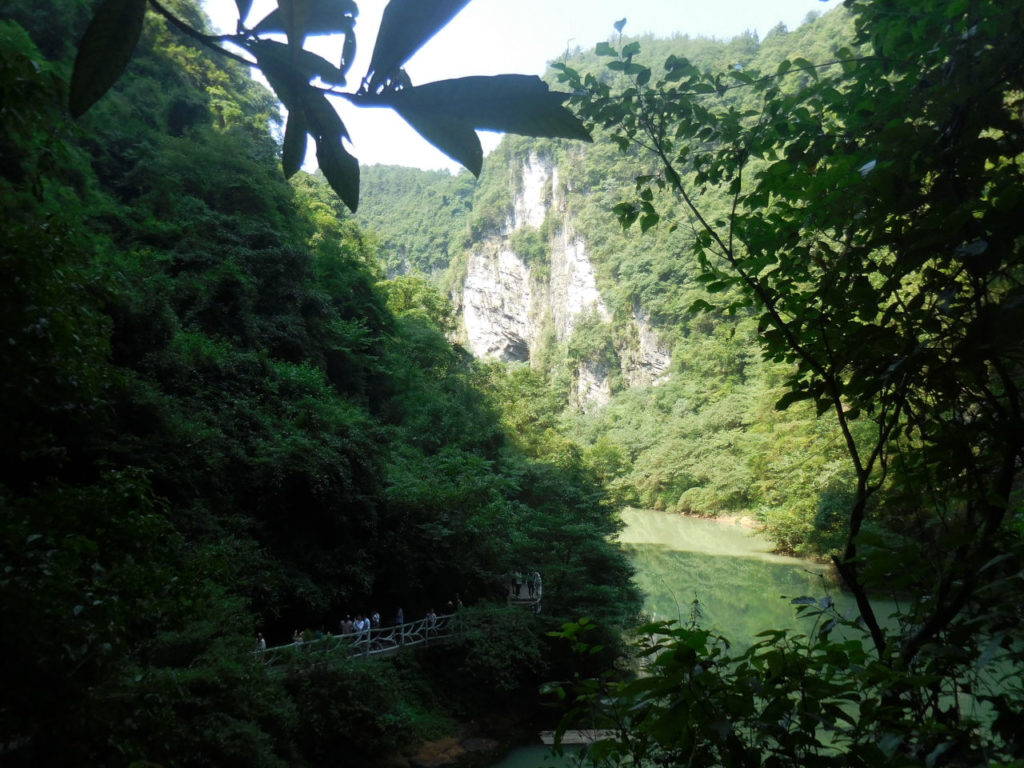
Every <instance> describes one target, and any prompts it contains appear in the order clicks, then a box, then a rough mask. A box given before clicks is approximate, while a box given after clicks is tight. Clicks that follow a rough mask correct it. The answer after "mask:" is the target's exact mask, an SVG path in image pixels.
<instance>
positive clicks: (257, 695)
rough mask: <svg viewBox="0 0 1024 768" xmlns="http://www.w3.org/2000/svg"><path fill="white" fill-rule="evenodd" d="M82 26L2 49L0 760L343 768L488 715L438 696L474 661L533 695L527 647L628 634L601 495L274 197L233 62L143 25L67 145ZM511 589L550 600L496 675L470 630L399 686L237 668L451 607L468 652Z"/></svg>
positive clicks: (330, 217)
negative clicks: (464, 622)
mask: <svg viewBox="0 0 1024 768" xmlns="http://www.w3.org/2000/svg"><path fill="white" fill-rule="evenodd" d="M87 6H88V4H83V3H80V2H77V1H75V0H68V1H66V2H64V1H57V0H55V2H52V3H46V4H45V7H44V6H43V5H41V4H39V3H37V2H11V3H6V4H5V6H4V19H3V20H2V21H0V94H2V98H0V104H2V107H0V121H2V125H3V130H2V131H0V135H2V136H3V138H2V139H0V141H2V144H0V147H2V158H0V159H2V162H0V207H2V210H3V220H4V227H3V229H2V231H0V259H2V268H3V274H4V276H5V278H4V281H3V284H2V286H0V292H2V296H0V299H2V301H0V307H2V308H0V323H2V328H3V338H4V344H3V345H2V351H0V366H2V368H3V370H4V380H3V383H2V384H0V393H2V399H0V419H2V420H3V421H2V424H0V436H2V437H0V559H2V560H3V564H4V565H3V573H2V575H0V613H2V615H3V616H4V618H5V625H6V626H8V627H10V628H11V631H6V632H4V633H3V637H2V639H0V657H2V662H0V664H2V672H3V675H2V676H3V679H4V681H5V696H4V700H3V703H2V705H0V724H2V725H0V730H2V731H3V734H4V736H3V743H2V744H0V754H2V760H3V762H4V763H5V764H11V765H71V764H74V765H82V764H95V765H101V764H127V763H131V762H133V761H149V762H152V763H158V764H164V765H178V764H216V765H231V764H239V765H242V764H244V765H302V764H325V763H333V762H334V761H335V758H336V757H337V755H338V754H345V755H346V756H347V759H349V760H350V761H351V762H353V763H356V764H359V763H369V762H373V761H374V760H376V759H378V758H379V757H380V754H381V751H382V750H385V749H397V748H400V747H402V746H403V745H404V744H405V743H406V742H409V741H414V740H416V739H417V738H421V737H423V736H424V735H428V734H430V733H436V732H438V730H439V729H444V728H447V727H450V725H451V720H450V718H451V717H457V716H459V715H462V714H465V713H466V712H468V711H469V708H470V707H474V708H477V707H479V706H480V704H481V703H484V704H486V703H487V702H486V701H484V702H481V700H480V698H479V696H478V695H477V694H478V692H479V690H480V688H479V687H478V688H477V693H476V694H471V693H470V692H469V691H468V689H469V687H470V686H469V684H468V683H467V686H466V687H465V688H463V687H461V686H457V687H456V686H444V685H441V682H442V681H443V680H444V677H443V675H447V676H448V677H451V676H453V675H454V674H455V672H454V669H455V668H456V667H457V663H458V660H459V659H460V658H463V657H465V656H466V654H468V653H470V652H472V653H473V654H476V655H475V656H471V658H472V659H473V664H472V668H471V670H470V673H469V674H468V676H467V680H470V681H479V682H480V686H484V685H499V686H500V687H501V689H502V690H504V691H508V692H509V693H510V694H511V695H512V696H513V697H515V696H517V695H521V694H522V693H523V692H524V691H525V692H526V693H527V695H528V694H529V693H530V692H531V691H532V690H533V688H534V686H535V684H536V681H537V680H539V679H541V676H542V675H544V674H550V672H549V670H550V669H551V665H552V664H554V665H556V667H557V664H558V662H559V659H558V654H559V653H560V651H558V650H557V649H556V650H555V651H554V652H553V653H552V651H551V648H550V647H549V641H548V640H547V639H546V638H545V635H544V631H545V629H547V628H550V627H551V626H553V624H555V623H557V622H558V621H559V620H560V617H561V619H565V618H568V617H571V616H573V615H575V612H576V611H577V610H578V609H581V608H582V609H583V610H586V611H590V612H594V613H595V614H596V615H600V616H601V617H602V618H603V619H604V620H605V622H606V624H607V625H608V626H609V627H612V626H614V625H615V624H617V623H619V622H622V621H624V620H626V619H627V618H628V616H629V615H630V614H631V613H632V612H633V611H635V608H636V595H635V594H634V592H633V591H632V588H631V587H630V586H629V581H628V575H629V571H628V567H627V565H626V563H625V560H624V558H623V556H622V555H621V553H619V552H618V551H617V550H616V549H615V548H614V547H613V546H612V545H610V544H608V543H607V542H606V540H605V538H604V537H605V535H606V534H608V533H611V532H613V531H614V528H615V524H614V522H613V520H612V517H611V515H610V511H609V508H608V507H607V505H606V503H605V501H604V499H603V496H602V494H601V493H600V489H599V487H598V485H597V482H596V479H595V478H594V477H593V476H592V475H590V474H589V473H588V471H587V470H586V469H585V468H584V467H583V466H582V465H581V464H577V465H575V466H570V467H565V468H560V467H557V466H555V465H553V464H551V463H549V462H545V461H543V460H540V459H538V458H537V457H534V456H530V455H528V454H526V453H524V452H522V451H520V450H517V449H516V448H515V447H514V446H513V445H511V444H510V443H509V441H508V440H507V438H506V435H505V433H504V431H503V429H502V426H501V423H500V420H499V415H498V413H497V410H496V407H495V406H494V405H492V404H491V403H489V401H488V400H487V399H486V397H485V395H484V394H483V393H482V387H481V385H482V383H483V379H484V374H483V373H482V372H481V371H480V370H479V369H478V368H477V367H476V366H474V364H473V363H472V361H471V360H469V359H468V357H467V356H466V355H465V354H464V353H463V352H461V351H460V350H459V349H458V348H456V347H453V346H452V345H451V344H450V343H449V342H448V341H447V340H446V339H445V337H444V335H443V331H442V329H443V327H444V321H445V320H444V318H445V312H444V311H443V309H442V308H443V306H444V300H443V298H442V297H440V296H439V295H438V294H437V292H436V290H434V289H432V288H431V287H430V286H429V285H425V284H422V283H419V284H418V283H416V282H415V281H413V280H410V279H404V280H399V281H396V282H394V283H392V282H388V281H385V280H384V279H383V274H382V272H381V270H380V268H379V267H378V266H377V264H378V262H377V260H376V253H375V251H374V246H373V238H372V237H367V236H366V235H365V234H364V232H363V231H362V230H361V229H360V227H359V226H358V225H356V224H355V222H353V221H352V220H351V219H349V218H347V214H345V213H344V211H343V210H342V209H341V206H340V203H339V202H338V200H337V199H336V198H335V196H334V195H333V193H332V192H331V191H330V189H329V187H328V184H327V182H326V181H325V180H324V179H323V178H322V177H321V176H309V175H306V174H298V175H297V176H295V177H294V178H293V184H291V185H289V184H288V183H287V182H285V181H284V180H283V179H282V178H281V177H280V174H279V172H278V170H277V163H278V159H279V151H280V150H279V147H278V146H277V144H276V143H275V142H274V140H273V138H272V136H271V131H270V129H271V126H272V125H273V124H274V123H275V122H276V121H277V120H278V117H277V107H276V104H275V100H274V99H273V96H272V94H270V93H269V92H268V91H267V90H266V89H264V88H262V87H261V86H259V85H256V84H255V83H253V82H252V81H251V80H250V79H249V78H248V75H247V73H246V71H245V69H244V68H243V67H241V66H238V65H236V64H234V63H231V62H228V63H227V64H226V65H225V63H224V62H221V61H211V60H210V59H209V58H208V57H207V56H206V55H204V54H202V53H201V51H200V50H199V49H198V48H197V46H196V44H195V42H194V41H193V40H191V39H190V38H188V37H183V36H180V35H179V34H178V33H177V32H176V31H175V30H174V29H173V28H172V27H169V26H168V25H167V24H166V22H165V20H164V19H163V18H160V17H157V16H155V15H149V16H147V17H146V18H145V20H144V22H143V26H142V30H141V33H140V41H139V44H138V47H137V48H136V50H135V55H134V57H133V58H132V60H131V61H130V62H129V63H128V64H127V69H126V72H125V74H124V76H123V77H121V78H120V79H119V81H118V82H117V83H116V85H114V86H113V88H112V90H110V92H109V93H107V94H106V96H104V97H103V98H102V99H100V100H99V101H98V102H97V103H96V104H95V105H94V106H93V107H92V108H91V109H90V110H89V111H88V113H87V114H85V115H84V116H83V117H82V118H81V119H80V120H79V122H78V124H77V125H76V124H72V123H71V122H70V121H69V119H68V117H67V114H66V112H65V108H64V104H65V101H66V99H67V94H68V79H69V73H70V71H71V57H72V56H73V55H74V50H75V48H74V44H73V41H74V40H76V39H77V38H78V37H79V36H80V35H81V34H82V30H83V29H84V27H85V25H86V23H87V22H88V19H89V17H90V8H89V7H87ZM164 6H165V7H166V9H167V10H168V11H169V12H171V13H173V14H174V15H175V16H176V17H178V18H183V19H186V20H188V21H189V23H190V24H191V25H193V26H194V27H195V28H198V29H203V28H204V26H203V25H204V24H205V21H204V19H203V18H202V16H201V14H200V12H199V11H198V9H197V7H196V6H195V5H194V4H193V3H191V2H188V1H187V0H180V1H179V2H168V3H165V4H164ZM563 524H565V525H567V526H570V527H571V529H572V530H573V534H572V542H573V546H568V545H567V546H566V547H565V548H552V547H550V546H549V542H548V540H547V538H546V537H547V536H549V535H550V532H551V531H552V530H558V529H560V528H561V527H562V525H563ZM512 568H529V569H531V570H532V569H537V570H540V571H541V572H542V573H543V574H544V578H545V584H546V586H547V589H546V593H545V603H544V610H545V616H544V617H543V618H541V619H533V618H532V617H530V616H529V615H526V616H512V617H507V616H505V615H504V613H502V612H501V611H498V612H497V613H496V614H495V616H496V618H494V619H493V621H497V622H499V623H500V622H505V623H506V624H507V625H508V626H509V627H512V628H514V629H515V631H516V632H520V633H527V634H529V635H530V642H529V643H522V644H521V645H520V648H521V651H522V656H520V657H517V656H515V655H511V656H510V655H509V654H505V655H504V657H503V658H501V659H497V654H496V653H494V652H493V651H492V650H491V649H489V646H488V643H496V644H498V647H502V646H501V645H500V643H501V640H500V638H493V637H490V636H489V635H487V633H485V632H482V631H481V632H480V633H478V635H477V636H478V637H479V639H480V641H479V642H478V643H476V644H474V645H471V646H470V647H469V648H468V649H467V648H463V649H462V656H461V657H456V656H454V655H451V656H443V655H442V656H439V657H437V658H429V659H424V660H422V662H421V661H420V660H418V659H416V658H410V659H407V660H405V661H403V662H402V663H399V664H395V665H393V666H388V665H382V666H379V667H378V666H377V665H373V666H359V665H352V666H349V665H340V666H337V667H331V668H327V669H319V668H315V669H314V668H311V667H310V666H309V665H303V664H298V665H297V666H296V667H295V668H294V669H292V670H291V671H290V672H289V673H288V674H286V675H284V676H280V677H275V676H268V675H266V674H264V671H263V668H262V666H261V665H260V664H254V663H253V661H252V655H251V653H250V651H251V649H252V648H253V638H254V637H255V634H256V632H257V631H262V632H263V633H264V634H265V635H266V636H267V638H268V639H269V641H270V642H271V644H273V643H274V642H275V641H277V642H280V641H284V640H285V639H286V638H290V637H291V633H292V631H293V630H294V629H296V628H299V629H304V628H311V629H314V630H316V629H319V628H325V629H327V630H335V629H336V627H337V621H338V619H339V618H340V617H341V616H343V615H344V614H345V613H356V612H365V613H368V612H369V611H370V610H371V609H374V608H376V609H379V610H380V611H381V612H382V613H383V614H385V615H391V614H392V613H393V612H394V610H395V608H396V607H397V606H399V605H401V606H403V607H404V609H405V612H406V615H407V616H410V617H412V616H415V615H416V614H417V613H418V612H419V613H422V612H424V611H426V610H427V609H428V608H429V607H431V606H433V605H437V606H438V607H439V608H440V606H441V605H443V604H444V602H445V601H446V600H449V599H454V596H455V595H456V593H459V594H460V595H461V598H462V600H463V601H464V602H465V603H466V604H467V605H472V606H479V607H478V608H476V610H478V611H481V612H482V613H483V618H479V619H476V620H475V621H476V623H475V624H473V625H472V626H482V627H486V626H489V624H488V622H490V621H492V620H491V619H488V618H487V616H488V615H489V614H488V611H487V608H486V606H487V605H488V602H489V601H501V600H502V598H503V594H504V574H505V573H506V572H507V571H509V570H510V569H512ZM474 631H475V630H474ZM469 636H470V637H471V638H472V637H473V635H472V633H470V634H469ZM517 658H521V659H522V660H523V661H522V664H520V665H518V666H514V667H513V669H511V670H510V669H509V668H508V665H509V662H510V660H512V661H514V660H515V659H517ZM497 661H500V663H497ZM310 664H312V662H310ZM438 675H442V676H440V677H439V676H438Z"/></svg>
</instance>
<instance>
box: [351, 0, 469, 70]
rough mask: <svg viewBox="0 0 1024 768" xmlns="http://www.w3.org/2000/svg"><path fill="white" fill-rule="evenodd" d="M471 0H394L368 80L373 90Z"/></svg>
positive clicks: (384, 20) (387, 10)
mask: <svg viewBox="0 0 1024 768" xmlns="http://www.w3.org/2000/svg"><path fill="white" fill-rule="evenodd" d="M468 3H469V0H391V2H390V3H388V7H387V8H385V9H384V16H383V17H382V18H381V22H380V31H379V32H378V33H377V42H376V43H375V44H374V46H373V56H372V57H370V69H369V70H368V71H367V73H366V79H367V80H368V81H369V83H370V88H371V90H372V89H373V86H374V85H375V84H377V83H382V82H383V81H384V80H386V79H387V78H388V77H390V76H391V75H393V74H394V73H395V72H396V71H397V70H398V68H399V67H401V66H402V65H403V64H405V62H407V61H408V60H409V58H410V57H411V56H412V55H413V54H414V53H416V51H418V50H419V49H420V48H421V47H422V45H423V44H424V43H425V42H427V40H429V39H430V38H432V37H433V36H434V35H435V34H437V32H438V30H440V29H441V28H442V27H443V26H444V25H445V24H447V23H448V22H449V21H451V20H452V18H454V16H455V14H457V13H458V12H459V11H461V10H462V9H463V8H464V7H466V5H467V4H468Z"/></svg>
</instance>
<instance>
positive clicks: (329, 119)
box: [300, 88, 359, 213]
mask: <svg viewBox="0 0 1024 768" xmlns="http://www.w3.org/2000/svg"><path fill="white" fill-rule="evenodd" d="M300 104H301V107H302V109H303V110H304V112H305V115H306V123H307V125H308V128H309V132H310V133H311V134H312V135H313V139H314V140H315V141H316V159H317V163H318V164H319V166H320V170H321V171H323V174H324V177H325V178H326V179H327V183H328V184H330V185H331V189H333V190H334V191H335V193H336V194H337V195H338V197H340V198H341V201H342V202H343V203H345V205H347V206H348V208H349V210H351V211H352V212H353V213H354V212H355V210H356V208H358V207H359V161H358V160H356V158H354V157H352V155H350V154H349V153H348V151H347V150H346V149H345V147H344V146H342V143H341V140H342V138H348V130H347V129H346V128H345V124H344V123H343V122H342V121H341V118H340V117H339V116H338V113H337V111H336V110H335V109H334V107H333V106H332V105H331V102H329V101H328V100H327V97H326V96H324V94H322V93H320V92H319V91H317V90H315V89H314V88H307V89H306V90H304V91H303V92H302V93H301V94H300Z"/></svg>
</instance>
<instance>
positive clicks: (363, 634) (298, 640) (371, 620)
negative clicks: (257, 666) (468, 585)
mask: <svg viewBox="0 0 1024 768" xmlns="http://www.w3.org/2000/svg"><path fill="white" fill-rule="evenodd" d="M461 607H462V600H461V599H460V598H459V596H458V595H456V596H455V601H454V602H453V601H451V600H449V601H448V602H447V603H446V605H445V610H446V612H447V613H449V614H451V613H454V612H455V611H456V610H457V609H459V608H461ZM424 618H425V619H426V628H427V633H428V634H431V633H434V632H436V631H437V612H436V611H435V610H434V609H433V608H431V609H430V610H429V611H427V613H426V615H425V616H424ZM394 622H395V623H394V624H393V625H392V626H395V627H402V626H403V625H404V624H405V612H404V611H403V610H402V607H401V606H399V607H398V609H397V610H396V611H395V619H394ZM381 626H382V625H381V617H380V611H376V610H375V611H373V612H372V613H370V614H368V615H365V614H362V613H357V614H356V616H355V618H353V617H352V615H351V614H346V615H345V618H343V619H341V621H339V622H338V635H340V636H341V637H343V638H346V639H349V640H351V641H352V642H354V643H368V642H369V641H370V638H371V636H372V631H373V630H374V629H379V628H380V627H381ZM325 637H330V633H329V632H326V631H325V630H324V629H320V630H317V631H316V632H314V631H312V630H308V629H307V630H305V631H301V630H298V629H296V630H295V631H294V632H293V633H292V645H295V646H301V645H303V644H304V643H305V642H307V641H313V640H321V639H323V638H325ZM266 650H267V640H266V638H265V637H264V636H263V633H262V632H257V633H256V653H257V654H262V653H263V652H264V651H266Z"/></svg>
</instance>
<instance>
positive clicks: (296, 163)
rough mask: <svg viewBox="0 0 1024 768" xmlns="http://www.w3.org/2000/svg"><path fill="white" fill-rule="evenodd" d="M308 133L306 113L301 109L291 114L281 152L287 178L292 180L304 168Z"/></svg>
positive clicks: (289, 114)
mask: <svg viewBox="0 0 1024 768" xmlns="http://www.w3.org/2000/svg"><path fill="white" fill-rule="evenodd" d="M307 132H308V129H307V123H306V113H305V112H304V111H303V110H301V109H299V110H296V111H294V112H289V113H288V125H287V126H286V127H285V130H284V147H283V148H282V151H281V165H282V167H283V168H284V175H285V178H291V177H292V176H293V175H294V174H295V173H296V172H297V171H298V170H299V168H301V167H302V160H303V158H304V157H305V156H306V133H307Z"/></svg>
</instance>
